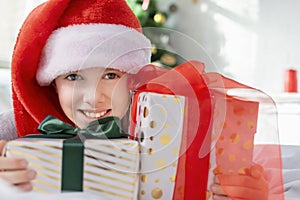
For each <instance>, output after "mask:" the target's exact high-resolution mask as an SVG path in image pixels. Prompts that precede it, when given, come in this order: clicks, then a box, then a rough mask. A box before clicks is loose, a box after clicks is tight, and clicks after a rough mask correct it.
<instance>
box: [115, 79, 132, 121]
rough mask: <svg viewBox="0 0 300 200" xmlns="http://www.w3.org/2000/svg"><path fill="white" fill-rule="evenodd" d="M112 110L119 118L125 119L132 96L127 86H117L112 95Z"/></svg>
mask: <svg viewBox="0 0 300 200" xmlns="http://www.w3.org/2000/svg"><path fill="white" fill-rule="evenodd" d="M111 100H112V109H113V111H114V114H115V115H116V116H118V117H123V116H124V115H125V113H126V111H127V109H128V107H129V102H130V95H129V90H128V88H127V86H126V84H120V85H117V86H116V87H115V89H114V91H113V93H112V97H111Z"/></svg>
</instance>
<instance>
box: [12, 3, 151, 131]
mask: <svg viewBox="0 0 300 200" xmlns="http://www.w3.org/2000/svg"><path fill="white" fill-rule="evenodd" d="M150 56H151V43H150V41H149V40H148V39H147V38H146V37H145V36H144V35H143V34H142V30H141V25H140V23H139V21H138V19H137V18H136V16H135V15H134V13H133V12H132V11H131V9H130V8H129V7H128V5H127V3H126V1H125V0H84V1H82V0H49V1H47V2H45V3H43V4H41V5H40V6H38V7H37V8H35V9H34V10H33V11H32V12H31V13H30V14H29V16H28V17H27V19H26V20H25V22H24V24H23V26H22V28H21V30H20V33H19V35H18V38H17V42H16V45H15V49H14V53H13V58H12V82H13V103H14V110H15V118H16V125H17V130H18V134H19V135H20V136H22V135H26V134H30V133H35V132H36V127H37V125H38V124H39V123H40V122H41V121H42V120H43V119H44V117H45V116H46V115H48V114H51V115H54V116H56V117H58V118H60V119H62V120H64V121H66V122H70V121H69V120H68V119H67V118H66V116H65V115H64V114H63V112H62V110H61V109H60V105H59V102H58V98H57V94H56V93H55V90H54V88H53V87H43V86H49V85H50V84H51V82H52V81H53V80H54V79H55V78H56V77H57V76H59V75H62V74H65V73H68V72H71V71H77V70H80V69H85V68H90V67H109V68H114V69H119V70H121V71H124V72H128V73H135V72H137V71H138V70H139V69H140V68H141V67H143V66H144V65H146V64H148V63H149V62H150Z"/></svg>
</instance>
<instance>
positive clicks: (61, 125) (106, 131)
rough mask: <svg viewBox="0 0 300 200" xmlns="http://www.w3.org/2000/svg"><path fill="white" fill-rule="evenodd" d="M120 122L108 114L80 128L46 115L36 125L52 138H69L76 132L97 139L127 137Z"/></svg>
mask: <svg viewBox="0 0 300 200" xmlns="http://www.w3.org/2000/svg"><path fill="white" fill-rule="evenodd" d="M120 124H121V123H120V119H119V118H118V117H114V116H109V117H106V118H101V119H98V120H95V121H93V122H91V123H89V124H88V125H87V126H86V127H85V128H83V129H80V128H75V127H73V126H71V125H70V124H67V123H65V122H63V121H61V120H59V119H57V118H56V117H53V116H51V115H48V116H47V117H46V118H45V119H44V120H43V121H42V122H41V124H40V125H39V126H38V130H39V131H40V132H41V133H44V134H47V135H49V136H50V137H53V138H70V137H73V136H76V135H78V134H88V135H92V136H95V137H97V138H99V139H105V138H107V139H113V138H123V137H128V136H129V135H128V134H127V133H125V132H124V131H122V130H121V128H120Z"/></svg>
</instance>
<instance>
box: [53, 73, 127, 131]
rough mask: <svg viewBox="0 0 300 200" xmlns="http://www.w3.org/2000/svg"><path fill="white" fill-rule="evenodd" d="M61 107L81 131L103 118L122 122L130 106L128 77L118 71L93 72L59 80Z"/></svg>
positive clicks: (66, 76)
mask: <svg viewBox="0 0 300 200" xmlns="http://www.w3.org/2000/svg"><path fill="white" fill-rule="evenodd" d="M55 85H56V90H57V93H58V97H59V102H60V105H61V107H62V109H63V111H64V113H65V114H66V115H67V117H68V118H69V119H70V120H71V121H72V122H74V123H75V125H76V126H78V127H79V128H84V127H85V126H86V125H87V124H88V123H90V122H91V121H94V120H97V119H99V118H102V117H107V116H116V117H119V118H122V117H123V116H124V115H125V113H126V111H127V109H128V106H129V101H130V97H129V90H128V88H127V74H126V73H124V72H121V71H119V70H115V69H105V68H89V69H84V70H79V71H77V72H72V73H69V74H66V75H61V76H59V77H57V78H56V79H55Z"/></svg>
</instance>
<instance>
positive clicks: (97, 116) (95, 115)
mask: <svg viewBox="0 0 300 200" xmlns="http://www.w3.org/2000/svg"><path fill="white" fill-rule="evenodd" d="M83 113H84V114H85V115H86V116H88V117H90V118H99V117H102V116H103V115H105V114H106V113H107V111H103V112H100V113H95V112H87V111H83Z"/></svg>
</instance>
